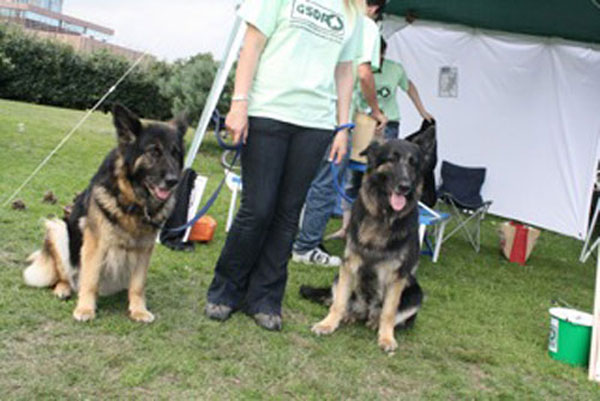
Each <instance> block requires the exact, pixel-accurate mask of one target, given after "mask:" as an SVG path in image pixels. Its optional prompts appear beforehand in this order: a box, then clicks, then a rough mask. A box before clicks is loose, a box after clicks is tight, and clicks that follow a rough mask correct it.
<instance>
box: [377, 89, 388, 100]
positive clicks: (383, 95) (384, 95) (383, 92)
mask: <svg viewBox="0 0 600 401" xmlns="http://www.w3.org/2000/svg"><path fill="white" fill-rule="evenodd" d="M391 94H392V91H391V90H390V88H388V87H387V86H384V87H383V88H380V89H379V90H378V91H377V96H379V97H381V98H384V99H387V98H388V97H390V95H391Z"/></svg>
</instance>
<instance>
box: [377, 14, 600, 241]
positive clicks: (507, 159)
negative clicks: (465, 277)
mask: <svg viewBox="0 0 600 401" xmlns="http://www.w3.org/2000/svg"><path fill="white" fill-rule="evenodd" d="M388 57H389V58H391V59H393V60H397V61H400V62H402V64H403V65H404V66H405V68H406V70H407V72H408V75H409V77H410V79H411V80H412V81H413V82H414V83H415V84H416V85H417V87H418V88H419V91H420V93H421V97H422V98H423V101H424V104H425V106H426V108H427V109H428V110H429V111H430V112H431V113H432V114H433V115H434V116H435V117H436V119H437V121H438V135H439V136H438V140H439V147H438V149H439V150H438V152H439V156H440V159H443V160H448V161H451V162H454V163H457V164H461V165H465V166H485V167H487V169H488V174H487V178H486V182H485V184H484V187H483V190H482V192H483V195H484V198H486V199H492V200H493V201H494V204H493V205H492V208H491V212H492V213H494V214H497V215H500V216H504V217H507V218H512V219H517V220H521V221H523V222H527V223H529V224H532V225H536V226H539V227H543V228H546V229H549V230H552V231H556V232H559V233H563V234H565V235H569V236H573V237H577V238H583V237H584V236H585V234H586V231H587V222H588V216H589V210H590V203H591V193H592V187H593V182H594V175H595V168H596V160H597V150H598V147H599V146H600V138H599V136H598V132H600V112H599V110H600V49H598V48H597V47H596V48H594V47H593V46H592V45H585V44H581V43H576V42H567V41H564V40H560V39H550V38H541V37H534V36H526V35H517V34H510V33H499V32H492V31H483V30H478V29H472V28H467V27H463V26H458V25H448V24H442V23H433V22H424V21H417V22H416V23H413V24H411V25H408V26H406V27H405V28H403V29H401V30H400V31H398V32H397V33H395V34H394V35H393V36H392V37H391V38H389V39H388ZM446 66H448V67H451V68H455V69H456V71H457V73H458V94H457V97H440V96H439V92H438V89H439V88H438V85H439V76H440V69H441V68H442V67H446ZM398 100H399V103H400V108H401V113H402V116H403V119H402V123H401V130H402V131H401V132H402V135H403V136H405V135H407V134H409V133H410V132H412V131H414V130H415V128H416V127H417V126H418V125H419V124H420V117H419V116H418V114H417V113H416V111H415V110H414V107H413V106H412V104H411V103H410V101H409V99H408V97H407V96H405V95H404V94H400V95H399V97H398Z"/></svg>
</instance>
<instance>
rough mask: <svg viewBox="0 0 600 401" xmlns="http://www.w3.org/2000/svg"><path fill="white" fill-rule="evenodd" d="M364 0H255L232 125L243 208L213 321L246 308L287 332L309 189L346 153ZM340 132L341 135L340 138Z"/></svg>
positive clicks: (219, 269)
mask: <svg viewBox="0 0 600 401" xmlns="http://www.w3.org/2000/svg"><path fill="white" fill-rule="evenodd" d="M363 9H364V2H363V0H246V1H245V2H244V3H243V4H242V6H241V8H240V9H239V11H238V14H239V16H240V17H241V18H242V19H244V20H245V21H246V23H247V26H248V29H247V32H246V36H245V39H244V42H243V47H242V51H241V53H240V58H239V61H238V66H237V70H236V77H235V87H234V93H233V97H232V103H231V108H230V110H229V113H228V115H227V118H226V121H225V124H226V127H227V130H228V131H229V132H230V133H231V134H232V136H233V140H234V142H238V141H241V142H242V143H243V146H242V150H241V162H242V186H243V188H244V190H243V194H242V200H241V206H240V209H239V211H238V214H237V216H236V218H235V220H234V222H233V225H232V226H231V229H230V231H229V234H228V236H227V239H226V241H225V245H224V246H223V249H222V250H221V255H220V257H219V260H218V261H217V264H216V266H215V272H214V277H213V280H212V282H211V284H210V287H209V289H208V293H207V304H206V308H205V313H206V315H207V316H208V317H209V318H211V319H215V320H219V321H224V320H226V319H228V318H229V317H230V316H231V314H232V313H233V312H235V311H237V310H242V311H243V312H245V313H246V314H248V315H250V316H252V317H253V318H254V320H255V322H256V323H257V324H258V325H259V326H260V327H262V328H265V329H267V330H281V327H282V321H281V302H282V299H283V294H284V290H285V285H286V281H287V263H288V258H289V255H290V252H291V248H292V242H293V240H294V236H295V233H296V231H297V227H298V220H299V216H300V211H301V208H302V205H303V203H304V199H305V197H306V193H307V191H308V187H309V185H310V183H311V181H312V179H313V177H314V176H315V173H316V172H317V169H318V167H319V162H320V161H321V159H322V157H323V155H324V154H325V150H326V149H327V146H328V145H329V144H330V143H331V141H332V139H333V143H332V144H331V150H330V152H329V158H330V159H332V160H336V161H337V162H338V163H339V161H340V160H341V159H342V158H343V157H344V155H345V154H346V153H347V142H348V130H347V129H335V130H334V127H336V126H342V125H345V124H347V123H349V122H350V116H349V114H350V103H351V98H352V85H353V74H352V61H353V60H354V59H356V57H357V56H358V54H360V51H361V40H362V25H361V21H362V19H361V17H360V16H361V15H362V14H363V13H364V11H363ZM332 132H335V135H332Z"/></svg>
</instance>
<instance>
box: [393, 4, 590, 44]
mask: <svg viewBox="0 0 600 401" xmlns="http://www.w3.org/2000/svg"><path fill="white" fill-rule="evenodd" d="M386 12H387V13H389V14H395V15H398V16H405V15H407V13H408V12H412V13H413V14H414V15H415V16H416V17H417V18H418V19H427V20H433V21H442V22H449V23H457V24H463V25H468V26H473V27H479V28H486V29H493V30H500V31H507V32H517V33H525V34H530V35H540V36H558V37H561V38H564V39H570V40H576V41H580V42H595V43H600V0H544V1H542V0H390V1H389V3H388V5H387V7H386Z"/></svg>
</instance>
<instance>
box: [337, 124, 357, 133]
mask: <svg viewBox="0 0 600 401" xmlns="http://www.w3.org/2000/svg"><path fill="white" fill-rule="evenodd" d="M354 128H356V124H354V123H348V124H342V125H338V126H337V127H335V128H334V129H333V133H334V134H337V133H338V132H340V131H343V130H345V129H348V130H353V129H354Z"/></svg>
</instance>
